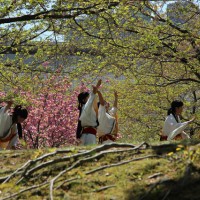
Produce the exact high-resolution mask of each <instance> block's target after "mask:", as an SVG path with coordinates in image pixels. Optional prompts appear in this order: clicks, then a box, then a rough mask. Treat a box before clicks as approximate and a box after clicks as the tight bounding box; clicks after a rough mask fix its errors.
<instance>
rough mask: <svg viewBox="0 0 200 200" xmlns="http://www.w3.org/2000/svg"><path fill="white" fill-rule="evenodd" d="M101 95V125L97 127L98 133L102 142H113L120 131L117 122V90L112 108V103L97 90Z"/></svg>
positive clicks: (99, 111) (99, 115)
mask: <svg viewBox="0 0 200 200" xmlns="http://www.w3.org/2000/svg"><path fill="white" fill-rule="evenodd" d="M97 93H98V96H99V101H100V105H99V110H98V121H99V126H98V128H97V135H98V137H99V143H100V144H106V143H112V142H114V141H115V140H116V136H117V132H118V122H117V101H118V95H117V92H116V91H115V92H114V96H115V100H114V105H113V107H112V109H111V110H109V108H110V105H109V103H108V102H106V101H105V100H104V99H103V96H102V94H101V92H100V91H98V92H97Z"/></svg>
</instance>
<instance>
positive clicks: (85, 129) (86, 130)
mask: <svg viewBox="0 0 200 200" xmlns="http://www.w3.org/2000/svg"><path fill="white" fill-rule="evenodd" d="M85 133H89V134H93V135H96V133H97V130H96V128H94V127H83V131H82V134H85Z"/></svg>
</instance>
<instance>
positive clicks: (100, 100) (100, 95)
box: [97, 91, 105, 106]
mask: <svg viewBox="0 0 200 200" xmlns="http://www.w3.org/2000/svg"><path fill="white" fill-rule="evenodd" d="M97 94H98V96H99V102H100V104H101V105H102V106H104V105H105V101H104V99H103V96H102V94H101V92H100V91H97Z"/></svg>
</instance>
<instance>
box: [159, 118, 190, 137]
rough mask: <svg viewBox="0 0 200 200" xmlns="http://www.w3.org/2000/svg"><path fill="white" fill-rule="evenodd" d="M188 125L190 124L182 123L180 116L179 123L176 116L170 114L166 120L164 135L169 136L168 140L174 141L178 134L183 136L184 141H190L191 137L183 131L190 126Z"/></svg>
mask: <svg viewBox="0 0 200 200" xmlns="http://www.w3.org/2000/svg"><path fill="white" fill-rule="evenodd" d="M188 124H189V122H183V123H181V121H180V118H179V116H178V122H177V121H176V119H175V118H174V116H173V115H172V114H170V115H168V116H167V118H166V119H165V123H164V127H163V133H164V135H166V136H168V137H167V140H172V139H174V138H175V137H176V136H177V135H178V134H181V136H182V138H183V139H189V138H190V136H189V135H188V134H187V133H185V132H184V131H183V130H184V129H185V128H186V127H187V126H188Z"/></svg>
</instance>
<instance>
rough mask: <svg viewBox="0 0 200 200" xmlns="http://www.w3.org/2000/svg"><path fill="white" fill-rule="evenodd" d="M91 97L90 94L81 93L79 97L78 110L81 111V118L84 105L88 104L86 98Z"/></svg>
mask: <svg viewBox="0 0 200 200" xmlns="http://www.w3.org/2000/svg"><path fill="white" fill-rule="evenodd" d="M88 96H89V93H88V92H81V93H80V94H79V95H78V110H79V116H80V115H81V110H82V107H83V105H84V104H85V103H86V101H85V100H86V98H87V97H88Z"/></svg>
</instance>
